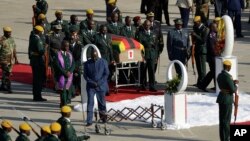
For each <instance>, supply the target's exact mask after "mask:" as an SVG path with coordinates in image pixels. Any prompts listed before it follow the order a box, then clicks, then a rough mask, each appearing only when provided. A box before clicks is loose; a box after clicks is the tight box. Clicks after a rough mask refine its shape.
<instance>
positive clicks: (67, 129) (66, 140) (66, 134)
mask: <svg viewBox="0 0 250 141" xmlns="http://www.w3.org/2000/svg"><path fill="white" fill-rule="evenodd" d="M61 115H62V116H61V117H60V118H59V119H58V120H57V122H58V123H59V124H60V125H61V127H62V129H61V134H60V136H59V138H60V139H61V140H62V141H83V140H87V139H89V138H90V136H89V135H83V136H77V135H76V131H75V128H74V127H73V125H72V123H71V120H70V116H71V108H70V107H69V106H63V107H62V108H61Z"/></svg>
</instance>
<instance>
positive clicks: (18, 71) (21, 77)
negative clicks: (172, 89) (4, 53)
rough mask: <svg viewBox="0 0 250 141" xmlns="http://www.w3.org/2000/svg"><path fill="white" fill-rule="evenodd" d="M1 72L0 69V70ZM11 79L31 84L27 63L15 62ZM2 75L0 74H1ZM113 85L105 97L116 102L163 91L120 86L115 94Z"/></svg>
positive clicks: (158, 93)
mask: <svg viewBox="0 0 250 141" xmlns="http://www.w3.org/2000/svg"><path fill="white" fill-rule="evenodd" d="M0 73H1V74H2V71H0ZM12 74H13V75H12V77H11V79H12V80H13V81H16V82H20V83H26V84H32V70H31V67H30V65H28V64H17V65H14V67H13V72H12ZM1 76H2V75H1ZM48 87H49V88H53V81H52V80H49V84H48ZM112 90H113V85H110V94H111V95H110V96H107V97H106V100H107V101H110V102H117V101H121V100H127V99H135V98H138V97H141V96H147V95H163V93H164V91H163V90H161V91H158V92H150V91H140V92H137V91H136V88H135V87H131V86H130V87H121V88H119V89H118V92H117V93H116V94H115V93H114V92H113V91H112Z"/></svg>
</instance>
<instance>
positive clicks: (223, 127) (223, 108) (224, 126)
mask: <svg viewBox="0 0 250 141" xmlns="http://www.w3.org/2000/svg"><path fill="white" fill-rule="evenodd" d="M231 115H232V104H219V128H220V129H219V130H220V140H221V141H229V140H230V121H231Z"/></svg>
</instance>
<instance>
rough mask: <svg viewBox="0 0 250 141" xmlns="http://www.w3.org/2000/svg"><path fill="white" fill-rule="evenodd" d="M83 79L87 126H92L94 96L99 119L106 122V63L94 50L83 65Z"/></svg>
mask: <svg viewBox="0 0 250 141" xmlns="http://www.w3.org/2000/svg"><path fill="white" fill-rule="evenodd" d="M83 76H84V79H85V80H86V82H87V84H86V91H87V95H88V102H87V125H86V126H91V125H92V119H93V108H94V96H95V95H96V97H97V102H98V110H99V113H100V119H102V121H103V122H104V123H105V122H107V116H106V114H105V113H106V101H105V94H106V93H107V91H108V81H107V80H108V76H109V69H108V63H107V61H106V60H105V59H103V58H99V57H98V54H97V51H96V50H95V49H93V50H92V52H91V59H89V60H88V61H87V62H86V63H85V64H84V75H83Z"/></svg>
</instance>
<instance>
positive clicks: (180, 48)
mask: <svg viewBox="0 0 250 141" xmlns="http://www.w3.org/2000/svg"><path fill="white" fill-rule="evenodd" d="M175 48H176V49H178V50H187V49H186V48H182V47H175Z"/></svg>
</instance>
